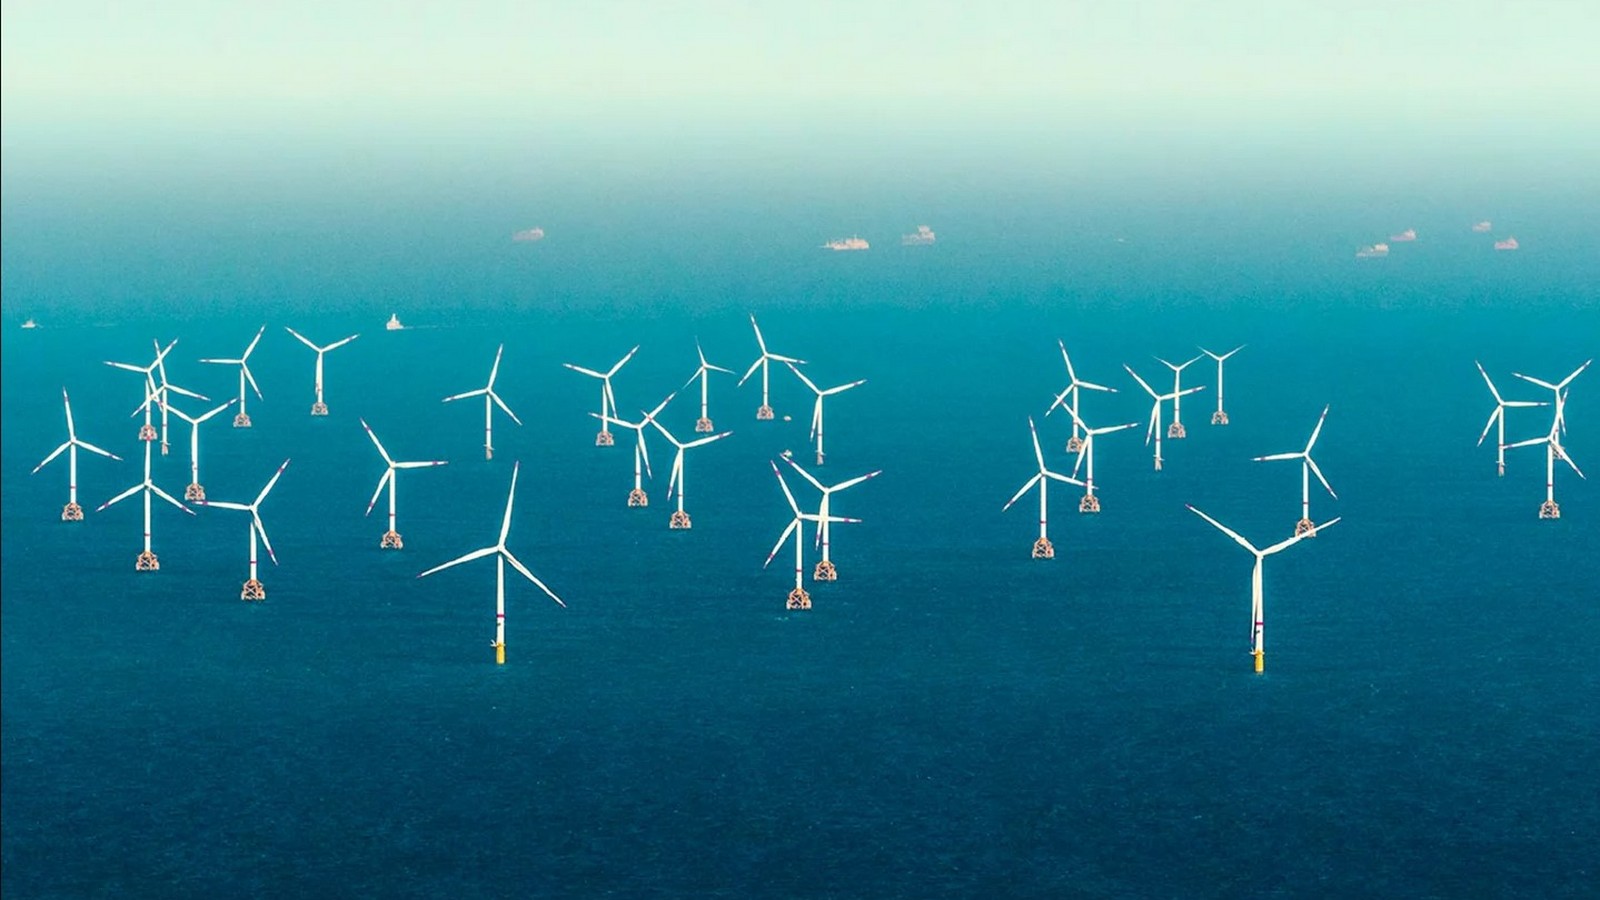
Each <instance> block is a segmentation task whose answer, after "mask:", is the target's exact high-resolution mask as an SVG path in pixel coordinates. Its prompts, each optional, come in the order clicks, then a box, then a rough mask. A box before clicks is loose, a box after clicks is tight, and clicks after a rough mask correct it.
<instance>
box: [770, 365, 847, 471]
mask: <svg viewBox="0 0 1600 900" xmlns="http://www.w3.org/2000/svg"><path fill="white" fill-rule="evenodd" d="M785 365H787V366H788V367H789V371H791V372H793V373H794V374H795V376H796V377H798V378H799V379H800V380H801V381H803V382H805V384H806V387H808V388H810V389H811V392H812V393H813V394H816V395H817V402H816V404H815V405H814V406H812V407H811V434H810V436H811V437H812V438H815V439H816V442H817V465H819V466H820V465H822V463H823V459H824V454H823V452H822V398H824V397H831V396H833V395H834V394H842V393H844V392H845V391H848V390H850V389H851V388H853V387H859V386H861V385H863V384H866V383H867V380H866V379H865V378H863V379H861V380H859V381H852V382H850V383H849V384H841V385H839V386H838V387H831V388H828V389H826V390H823V389H822V388H819V387H817V386H816V384H815V383H814V382H812V380H811V379H809V378H807V377H806V375H805V373H804V372H802V371H800V370H799V369H797V368H795V365H794V363H785Z"/></svg>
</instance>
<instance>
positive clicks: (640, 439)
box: [589, 391, 678, 507]
mask: <svg viewBox="0 0 1600 900" xmlns="http://www.w3.org/2000/svg"><path fill="white" fill-rule="evenodd" d="M676 396H678V392H677V391H673V392H672V393H670V394H668V395H667V399H665V400H663V401H661V403H660V404H658V405H657V406H656V408H655V409H652V410H651V411H649V412H647V413H642V415H641V417H640V419H639V421H637V422H629V421H627V420H625V419H616V418H613V419H611V420H610V421H611V424H612V425H616V426H618V427H621V428H631V429H633V431H634V432H635V434H636V436H637V439H636V440H635V441H634V443H633V490H631V491H629V492H628V505H629V506H631V507H644V506H649V505H650V495H649V494H646V493H645V492H644V475H646V474H648V475H649V476H650V477H651V478H655V477H656V476H655V474H654V473H653V472H651V471H650V448H649V447H648V446H646V443H647V442H646V441H645V439H644V430H645V428H646V427H647V426H649V425H650V423H651V422H654V421H655V418H656V416H658V415H660V414H661V411H662V410H663V409H666V408H667V404H668V403H671V402H672V398H673V397H676ZM589 415H591V416H597V415H598V413H589ZM641 464H642V466H643V468H642V469H641Z"/></svg>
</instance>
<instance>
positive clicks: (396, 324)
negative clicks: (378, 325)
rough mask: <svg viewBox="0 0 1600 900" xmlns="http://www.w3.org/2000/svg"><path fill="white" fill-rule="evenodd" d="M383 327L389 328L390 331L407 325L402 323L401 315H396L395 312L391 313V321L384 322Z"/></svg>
mask: <svg viewBox="0 0 1600 900" xmlns="http://www.w3.org/2000/svg"><path fill="white" fill-rule="evenodd" d="M383 327H384V328H387V329H389V330H390V331H399V330H400V329H402V328H404V327H405V326H404V325H401V324H400V317H399V316H397V315H395V314H394V313H390V314H389V321H387V322H385V323H383Z"/></svg>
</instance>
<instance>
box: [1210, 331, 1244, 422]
mask: <svg viewBox="0 0 1600 900" xmlns="http://www.w3.org/2000/svg"><path fill="white" fill-rule="evenodd" d="M1244 347H1245V345H1244V344H1240V345H1239V346H1237V347H1235V348H1233V349H1232V350H1229V351H1228V352H1227V353H1224V354H1222V355H1220V356H1219V355H1217V354H1215V353H1212V352H1211V351H1210V350H1207V349H1206V348H1204V347H1201V348H1200V352H1201V353H1204V354H1205V355H1207V356H1209V357H1211V358H1212V359H1214V360H1216V361H1217V411H1216V412H1214V413H1212V414H1211V424H1213V425H1226V424H1228V414H1227V412H1226V411H1224V410H1223V408H1222V362H1223V360H1226V359H1227V358H1228V357H1230V356H1232V355H1234V354H1235V353H1238V352H1239V351H1240V350H1243V349H1244Z"/></svg>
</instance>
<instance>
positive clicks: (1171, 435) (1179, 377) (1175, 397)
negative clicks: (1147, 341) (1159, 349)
mask: <svg viewBox="0 0 1600 900" xmlns="http://www.w3.org/2000/svg"><path fill="white" fill-rule="evenodd" d="M1156 361H1157V362H1159V363H1161V364H1162V365H1163V366H1166V367H1167V368H1169V369H1171V370H1172V424H1171V425H1168V426H1167V438H1168V439H1169V440H1174V441H1180V440H1183V439H1184V438H1186V437H1188V436H1189V432H1188V431H1186V430H1184V427H1183V395H1184V390H1183V370H1184V369H1187V368H1189V367H1190V366H1192V365H1194V364H1195V363H1197V362H1199V361H1200V357H1198V356H1196V357H1195V358H1194V359H1191V360H1189V361H1188V362H1186V363H1184V364H1183V365H1181V366H1180V365H1174V364H1173V363H1170V362H1167V361H1166V360H1164V359H1162V358H1161V357H1159V356H1158V357H1156Z"/></svg>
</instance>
